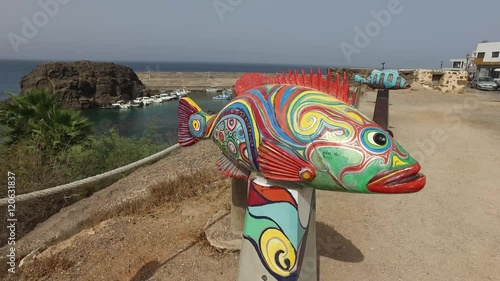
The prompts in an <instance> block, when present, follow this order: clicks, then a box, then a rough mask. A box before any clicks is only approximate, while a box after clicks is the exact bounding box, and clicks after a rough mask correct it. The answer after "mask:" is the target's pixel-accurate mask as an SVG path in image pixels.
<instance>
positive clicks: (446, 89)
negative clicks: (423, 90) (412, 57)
mask: <svg viewBox="0 0 500 281" xmlns="http://www.w3.org/2000/svg"><path fill="white" fill-rule="evenodd" d="M415 73H416V75H415V77H416V81H415V82H418V83H420V84H422V85H425V86H429V87H432V88H433V89H436V90H439V91H441V92H443V93H456V94H462V93H463V92H464V91H465V89H466V87H467V72H466V71H453V70H431V69H417V70H415Z"/></svg>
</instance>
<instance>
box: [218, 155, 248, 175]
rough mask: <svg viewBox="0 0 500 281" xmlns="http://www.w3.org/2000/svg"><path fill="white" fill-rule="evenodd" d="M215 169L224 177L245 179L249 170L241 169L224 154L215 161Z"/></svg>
mask: <svg viewBox="0 0 500 281" xmlns="http://www.w3.org/2000/svg"><path fill="white" fill-rule="evenodd" d="M217 168H218V169H219V171H220V172H221V173H222V174H223V175H224V176H226V177H231V178H245V179H246V178H248V176H249V175H250V171H249V170H247V169H245V168H243V167H241V166H240V165H238V164H237V163H235V161H233V160H231V159H229V158H228V157H227V156H226V155H224V154H223V155H221V157H220V158H219V160H218V161H217Z"/></svg>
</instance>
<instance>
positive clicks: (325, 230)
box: [316, 221, 365, 263]
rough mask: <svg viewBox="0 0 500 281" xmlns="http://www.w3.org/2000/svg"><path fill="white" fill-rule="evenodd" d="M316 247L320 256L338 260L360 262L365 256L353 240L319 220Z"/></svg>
mask: <svg viewBox="0 0 500 281" xmlns="http://www.w3.org/2000/svg"><path fill="white" fill-rule="evenodd" d="M316 247H317V248H316V249H317V253H318V255H319V256H322V257H326V258H330V259H334V260H338V261H344V262H351V263H358V262H362V261H363V260H364V258H365V256H364V255H363V253H362V252H361V251H360V250H359V249H358V248H357V247H356V246H355V245H354V244H352V242H351V240H349V239H347V238H345V237H344V236H342V235H341V234H340V233H338V232H337V231H335V229H334V228H333V227H332V226H330V225H328V224H325V223H323V222H319V221H318V222H317V224H316Z"/></svg>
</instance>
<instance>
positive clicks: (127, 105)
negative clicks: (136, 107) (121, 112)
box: [119, 102, 131, 109]
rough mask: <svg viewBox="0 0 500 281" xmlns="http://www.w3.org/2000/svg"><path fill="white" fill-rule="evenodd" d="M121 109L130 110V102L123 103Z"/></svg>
mask: <svg viewBox="0 0 500 281" xmlns="http://www.w3.org/2000/svg"><path fill="white" fill-rule="evenodd" d="M119 107H120V109H129V108H130V107H131V104H130V102H129V103H121V104H120V105H119Z"/></svg>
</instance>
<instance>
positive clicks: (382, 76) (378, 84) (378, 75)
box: [354, 69, 411, 90]
mask: <svg viewBox="0 0 500 281" xmlns="http://www.w3.org/2000/svg"><path fill="white" fill-rule="evenodd" d="M354 81H356V82H360V83H362V84H366V85H368V87H370V88H372V89H387V90H398V89H409V88H410V87H411V85H410V84H409V83H408V82H407V81H406V80H405V79H404V78H403V77H401V76H400V75H399V72H398V71H397V70H393V69H387V70H376V69H375V70H373V71H372V73H371V74H370V76H368V77H366V78H363V77H361V76H359V75H355V76H354Z"/></svg>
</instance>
